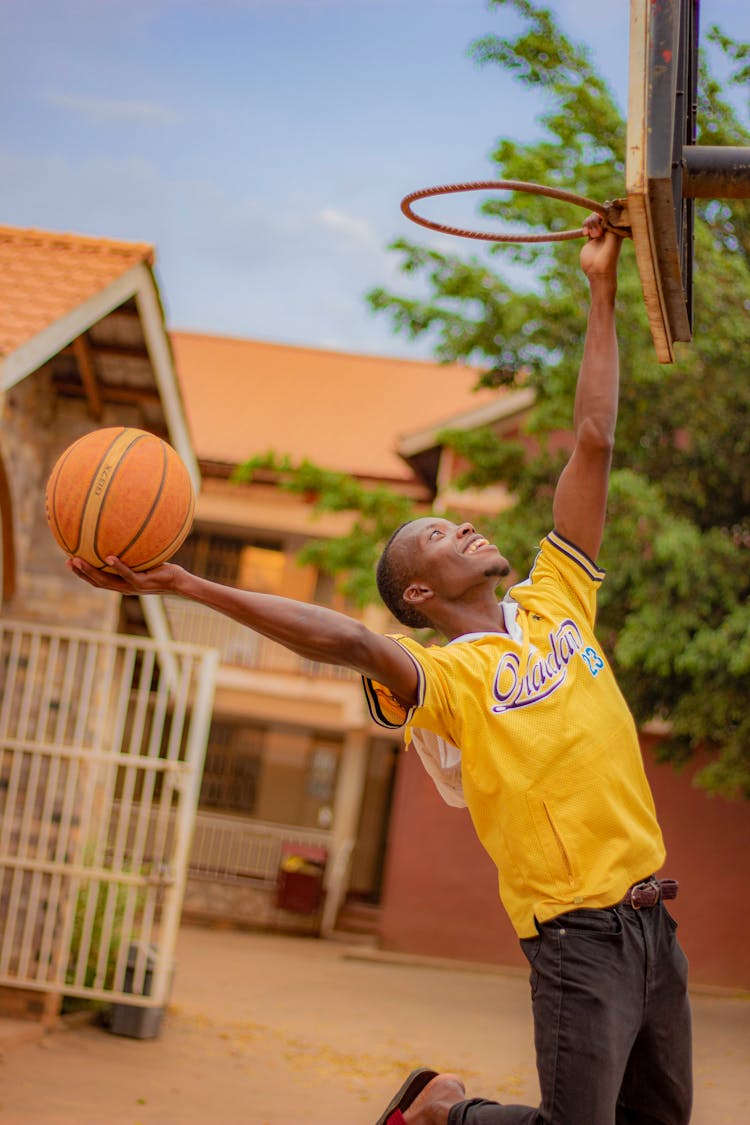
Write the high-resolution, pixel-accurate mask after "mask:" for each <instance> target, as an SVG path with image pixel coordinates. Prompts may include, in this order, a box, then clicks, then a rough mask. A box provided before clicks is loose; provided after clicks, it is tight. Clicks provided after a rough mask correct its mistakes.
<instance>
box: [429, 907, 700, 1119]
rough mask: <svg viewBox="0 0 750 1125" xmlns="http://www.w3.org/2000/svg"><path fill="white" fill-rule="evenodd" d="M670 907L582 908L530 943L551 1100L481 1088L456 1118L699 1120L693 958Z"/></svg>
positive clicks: (539, 1053) (541, 1060)
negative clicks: (513, 1100) (517, 1098)
mask: <svg viewBox="0 0 750 1125" xmlns="http://www.w3.org/2000/svg"><path fill="white" fill-rule="evenodd" d="M676 928H677V926H676V923H675V922H674V920H673V919H672V918H671V916H670V915H669V914H668V913H667V911H666V909H665V908H664V906H663V905H661V904H659V905H658V906H654V907H650V908H647V909H643V910H634V909H633V908H632V907H630V906H616V907H610V908H609V909H608V910H575V911H571V912H570V913H569V914H563V915H560V917H558V918H555V919H554V920H553V921H552V922H548V923H546V924H545V925H543V926H540V927H538V929H539V936H538V937H535V938H529V939H527V940H525V941H522V942H521V945H522V947H523V951H524V953H525V954H526V956H527V958H528V960H529V964H530V965H531V977H530V981H531V996H532V1002H533V1008H534V1038H535V1043H536V1058H537V1069H538V1072H539V1085H540V1089H541V1094H542V1104H541V1105H540V1106H539V1107H538V1108H537V1109H531V1108H529V1107H527V1106H518V1105H498V1103H497V1102H488V1101H484V1100H482V1099H479V1098H473V1099H471V1100H470V1101H465V1102H461V1103H459V1104H458V1105H456V1106H454V1107H453V1109H452V1110H451V1112H450V1115H449V1117H448V1123H449V1125H464V1123H465V1125H687V1122H688V1121H689V1120H690V1110H691V1105H692V1058H691V1055H692V1052H691V1037H690V1006H689V1002H688V995H687V960H686V958H685V954H684V953H683V952H682V949H681V948H680V946H679V944H678V942H677V938H676V936H675V931H676Z"/></svg>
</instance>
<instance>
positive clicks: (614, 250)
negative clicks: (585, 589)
mask: <svg viewBox="0 0 750 1125" xmlns="http://www.w3.org/2000/svg"><path fill="white" fill-rule="evenodd" d="M584 230H585V231H586V233H587V235H588V239H589V240H588V242H587V243H586V245H585V246H584V247H583V249H582V250H581V268H582V269H583V272H584V273H585V274H586V276H587V278H588V281H589V288H590V291H591V304H590V307H589V317H588V325H587V329H586V340H585V343H584V348H583V359H582V361H581V368H580V371H579V374H578V383H577V386H576V397H575V407H574V412H573V426H574V431H575V447H574V449H573V453H572V454H571V457H570V460H569V461H568V463H567V465H566V466H565V468H564V469H563V471H562V474H561V475H560V479H559V481H558V484H557V488H556V490H555V498H554V502H553V516H554V523H555V529H556V530H557V531H558V532H559V533H560V535H562V536H564V538H565V539H568V540H569V541H570V542H571V543H574V544H575V545H576V546H577V547H580V549H581V550H582V551H585V552H586V554H587V555H588V556H589V557H590V558H591V559H596V556H597V555H598V553H599V547H600V546H601V541H602V535H603V532H604V521H605V518H606V512H607V491H608V487H609V469H610V465H611V462H612V451H613V448H614V440H615V424H616V422H617V397H618V393H619V358H618V351H617V335H616V332H615V294H616V292H617V260H618V257H619V254H620V246H621V243H622V239H621V238H620V237H618V236H617V235H615V234H613V233H612V232H611V231H606V232H604V231H603V230H602V227H601V223H600V222H599V220H598V218H597V217H596V216H592V217H591V218H589V219H587V220H586V223H585V224H584Z"/></svg>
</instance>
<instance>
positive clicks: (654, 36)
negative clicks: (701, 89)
mask: <svg viewBox="0 0 750 1125" xmlns="http://www.w3.org/2000/svg"><path fill="white" fill-rule="evenodd" d="M697 88H698V0H631V3H630V59H629V90H628V129H627V153H626V165H625V178H626V188H627V197H628V215H629V220H630V225H631V229H632V232H633V242H634V245H635V255H636V261H637V263H638V271H639V273H640V276H641V284H642V286H643V295H644V299H645V303H646V310H647V313H648V319H649V325H650V327H651V335H652V337H653V341H654V347H655V349H656V355H657V359H658V360H659V362H660V363H672V362H673V361H674V348H673V344H674V341H676V340H682V341H689V340H690V339H691V337H692V290H693V276H692V275H693V200H692V198H684V197H683V175H684V164H683V153H684V149H685V147H686V146H688V145H694V144H695V135H696V102H697Z"/></svg>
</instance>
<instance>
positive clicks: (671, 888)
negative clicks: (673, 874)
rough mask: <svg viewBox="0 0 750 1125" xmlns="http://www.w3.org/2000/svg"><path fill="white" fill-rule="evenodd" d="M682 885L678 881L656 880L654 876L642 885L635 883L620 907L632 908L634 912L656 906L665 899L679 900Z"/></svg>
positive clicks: (625, 895)
mask: <svg viewBox="0 0 750 1125" xmlns="http://www.w3.org/2000/svg"><path fill="white" fill-rule="evenodd" d="M679 886H680V884H679V883H678V882H677V880H676V879H655V878H654V876H653V875H651V876H650V878H648V879H644V880H643V882H642V883H633V886H632V887H629V888H628V890H627V892H626V893H625V894H624V895H623V897H622V898H621V899H620V901H619V902H618V903H617V905H618V906H632V908H633V910H643V908H644V907H648V906H656V904H657V902H661V901H662V899H665V898H677V891H678V889H679Z"/></svg>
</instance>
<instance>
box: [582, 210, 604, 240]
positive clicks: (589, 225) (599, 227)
mask: <svg viewBox="0 0 750 1125" xmlns="http://www.w3.org/2000/svg"><path fill="white" fill-rule="evenodd" d="M583 233H584V234H585V235H586V237H587V238H589V239H592V238H602V236H603V235H604V234H605V233H606V231H605V230H604V223H603V222H602V217H601V215H597V214H596V212H594V213H593V214H591V215H589V216H588V217H587V218H586V219H585V220H584V224H583Z"/></svg>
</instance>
